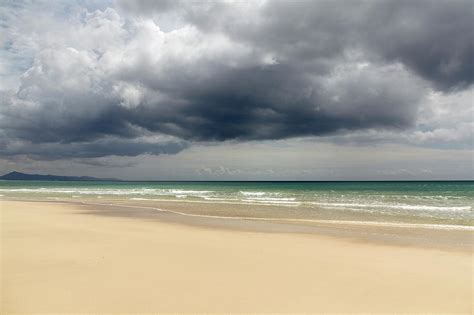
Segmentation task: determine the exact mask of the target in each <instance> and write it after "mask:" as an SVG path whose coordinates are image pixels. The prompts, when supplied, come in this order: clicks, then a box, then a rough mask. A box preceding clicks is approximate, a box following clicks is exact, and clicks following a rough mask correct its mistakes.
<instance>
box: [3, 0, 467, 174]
mask: <svg viewBox="0 0 474 315" xmlns="http://www.w3.org/2000/svg"><path fill="white" fill-rule="evenodd" d="M473 21H474V2H473V1H471V0H466V1H464V0H463V1H458V0H452V1H440V0H432V1H428V0H415V1H408V0H397V1H395V0H394V1H388V0H386V1H385V0H377V1H376V0H345V1H343V0H339V1H338V0H335V1H317V0H311V1H305V0H299V1H289V0H287V1H277V0H274V1H265V0H256V1H181V0H175V1H171V0H161V1H152V0H135V1H129V0H123V1H122V0H115V1H114V0H109V1H92V0H67V1H66V0H64V1H60V0H58V1H49V0H48V1H33V0H31V1H30V0H29V1H26V0H25V1H13V0H11V1H9V0H4V1H1V2H0V27H1V32H0V173H6V172H9V171H13V170H17V171H23V172H27V173H41V174H47V173H50V174H61V175H89V176H98V177H116V178H121V179H131V180H416V179H422V180H429V179H447V180H451V179H474V164H473V158H474V155H473V153H474V152H473V127H474V106H473V105H474V104H473V91H474V87H473V82H474V22H473Z"/></svg>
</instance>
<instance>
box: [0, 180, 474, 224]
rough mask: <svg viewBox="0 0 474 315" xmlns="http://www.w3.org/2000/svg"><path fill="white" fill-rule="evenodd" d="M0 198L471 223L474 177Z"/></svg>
mask: <svg viewBox="0 0 474 315" xmlns="http://www.w3.org/2000/svg"><path fill="white" fill-rule="evenodd" d="M0 198H15V199H35V200H37V199H40V200H43V199H44V200H51V199H53V200H76V201H79V200H82V201H86V200H87V201H89V202H90V201H94V200H96V201H101V202H105V201H107V200H113V201H124V202H125V201H126V202H127V203H140V204H144V203H145V204H147V205H150V206H153V204H154V203H157V202H158V201H163V200H167V201H174V202H175V201H180V202H187V203H193V204H195V203H202V204H203V205H204V206H203V207H202V210H200V211H198V214H203V215H220V216H242V215H243V216H246V217H258V218H290V219H314V220H319V219H320V220H351V221H364V222H365V221H368V222H372V221H376V222H392V223H393V222H400V223H417V224H423V223H424V224H438V225H440V226H441V225H442V226H444V225H456V226H472V218H473V213H472V208H473V205H474V182H472V181H430V182H426V181H423V182H57V181H0ZM211 205H212V206H211ZM225 205H227V206H225ZM231 205H232V206H231ZM181 208H182V207H181ZM189 209H192V211H193V213H195V212H196V209H199V208H197V207H195V206H194V207H189ZM190 211H191V210H190Z"/></svg>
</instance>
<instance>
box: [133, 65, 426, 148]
mask: <svg viewBox="0 0 474 315" xmlns="http://www.w3.org/2000/svg"><path fill="white" fill-rule="evenodd" d="M392 71H393V69H390V70H386V69H383V70H378V69H377V70H362V71H357V70H355V69H348V70H347V73H343V76H344V77H343V78H342V79H340V80H337V81H336V82H334V83H333V86H331V85H328V84H325V83H326V81H325V80H324V79H312V78H311V77H310V75H309V74H305V73H301V71H300V70H299V69H294V68H292V67H288V66H285V65H274V66H270V67H265V68H262V67H257V68H248V69H238V70H235V69H228V70H226V71H224V70H222V71H221V72H220V73H216V74H215V75H214V76H213V77H212V78H210V79H209V80H207V81H199V82H193V84H191V85H188V86H181V88H180V90H179V91H177V94H176V95H175V97H176V98H179V99H181V100H184V104H181V105H180V106H176V107H175V109H174V111H173V112H172V113H171V114H169V116H164V117H163V115H161V112H160V111H159V110H156V108H157V107H156V106H153V105H150V106H146V105H144V106H143V107H140V108H139V109H137V110H136V111H135V112H134V113H133V114H132V115H131V116H130V121H131V122H133V123H134V124H137V125H140V126H143V127H145V128H146V129H148V130H153V131H160V132H163V133H167V134H172V135H174V136H178V137H180V138H184V139H190V140H218V141H222V140H230V139H241V140H258V139H282V138H288V137H295V136H305V135H323V134H327V133H331V132H335V131H338V130H357V129H365V128H372V127H384V128H404V127H408V126H410V125H412V123H413V120H414V117H415V109H416V107H415V106H413V105H414V104H415V103H417V102H418V100H419V97H420V95H419V93H418V91H416V84H411V83H416V82H412V81H410V80H411V78H404V77H403V75H400V74H399V73H398V72H396V71H395V72H392ZM345 75H347V77H346V76H345ZM393 80H398V82H397V83H398V87H402V86H403V87H405V91H403V92H401V91H399V89H398V88H394V86H393ZM407 81H408V82H407ZM367 84H369V85H370V89H369V88H368V87H367ZM158 108H159V107H158ZM161 119H163V121H161Z"/></svg>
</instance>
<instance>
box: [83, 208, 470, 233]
mask: <svg viewBox="0 0 474 315" xmlns="http://www.w3.org/2000/svg"><path fill="white" fill-rule="evenodd" d="M78 203H82V204H86V205H98V206H116V207H125V208H135V209H150V210H155V211H158V212H168V213H173V214H177V215H183V216H189V217H200V218H211V219H231V220H253V221H271V222H302V223H319V224H333V225H361V226H382V227H395V228H412V229H420V228H421V229H431V230H451V231H452V230H457V231H474V226H467V225H449V224H423V223H393V222H377V221H345V220H311V219H291V218H288V219H285V218H253V217H224V216H217V215H211V214H194V213H185V212H180V211H174V210H166V209H161V208H157V207H147V206H134V205H120V204H115V203H95V202H85V201H80V202H78Z"/></svg>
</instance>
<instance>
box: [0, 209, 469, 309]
mask: <svg viewBox="0 0 474 315" xmlns="http://www.w3.org/2000/svg"><path fill="white" fill-rule="evenodd" d="M0 203H1V207H0V210H1V212H2V217H1V220H2V245H3V246H2V267H3V268H2V288H3V292H2V295H3V299H2V300H3V301H4V302H3V304H2V313H12V312H26V313H31V312H34V313H38V312H99V313H110V312H122V313H123V312H221V313H222V312H388V311H389V312H425V313H426V312H444V313H453V312H461V313H471V312H472V297H473V296H472V280H473V274H472V231H455V232H456V233H455V234H459V235H463V239H465V238H466V237H467V241H469V238H470V240H471V244H470V248H469V246H468V247H466V246H462V247H459V248H451V249H450V248H449V246H448V244H449V242H448V243H446V244H444V245H443V244H439V242H438V241H437V240H439V239H443V238H445V236H446V235H448V234H453V233H454V232H453V231H438V230H436V231H433V230H428V229H423V231H422V232H420V229H418V228H405V229H402V230H403V232H400V231H401V230H400V229H399V228H393V227H368V226H362V227H361V226H358V227H355V226H350V227H348V226H341V225H339V224H332V225H331V226H329V227H328V226H327V225H326V226H324V225H322V224H319V225H318V224H310V225H308V224H298V225H295V224H289V223H288V222H278V223H275V222H261V221H256V220H248V219H238V220H228V219H222V218H215V219H212V220H210V218H206V217H192V216H183V215H179V214H176V213H172V212H157V211H153V210H147V209H142V210H141V211H140V210H138V209H137V208H134V209H131V208H127V207H123V205H122V207H121V206H120V205H117V204H114V205H110V206H105V205H100V206H99V205H91V204H89V205H78V204H77V203H76V202H69V203H65V202H44V201H42V202H30V201H28V202H27V201H7V200H0ZM135 207H137V206H135ZM137 210H138V211H137ZM210 221H212V222H210ZM362 230H365V232H366V233H365V237H362V236H360V235H359V234H360V232H361V231H362ZM458 232H459V233H458ZM420 233H421V234H420ZM387 234H388V235H387ZM397 234H399V235H400V236H405V238H403V239H401V240H400V239H399V240H398V241H394V240H393V239H392V238H393V235H397ZM407 234H411V237H408V238H407ZM357 235H359V237H356V236H357ZM384 235H385V236H384ZM422 238H427V239H429V240H430V242H428V243H426V244H425V243H423V242H419V239H422ZM409 241H413V243H412V244H411V243H410V242H409ZM408 243H410V244H408ZM433 243H438V244H439V246H435V247H433V246H432V244H433ZM430 244H431V245H430ZM468 245H469V244H468ZM434 262H435V263H434Z"/></svg>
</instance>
